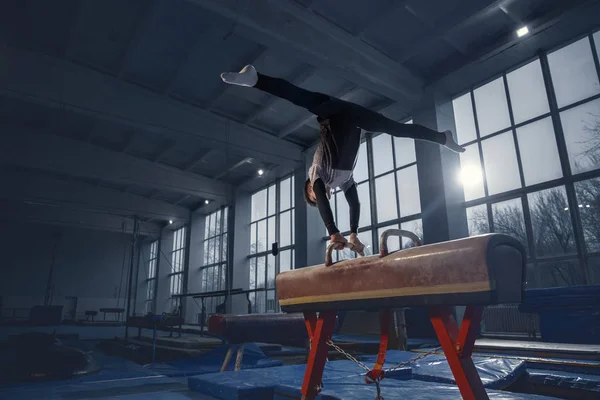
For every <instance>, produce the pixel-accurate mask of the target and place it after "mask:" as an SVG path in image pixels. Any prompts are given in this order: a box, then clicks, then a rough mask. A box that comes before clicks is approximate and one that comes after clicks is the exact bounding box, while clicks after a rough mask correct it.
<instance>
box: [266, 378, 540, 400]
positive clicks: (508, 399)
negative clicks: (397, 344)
mask: <svg viewBox="0 0 600 400" xmlns="http://www.w3.org/2000/svg"><path fill="white" fill-rule="evenodd" d="M487 392H488V396H489V398H490V399H491V400H542V399H546V400H548V399H551V397H544V396H536V395H530V394H521V393H510V392H502V391H495V390H489V389H488V390H487ZM376 394H377V391H376V388H375V386H374V385H367V384H365V382H364V381H363V380H362V378H358V377H352V378H346V379H343V380H339V381H335V382H332V383H330V384H329V385H327V384H326V385H325V388H324V390H323V391H322V392H321V394H319V396H317V397H316V399H317V400H364V399H373V398H375V395H376ZM381 395H382V396H383V397H384V398H386V399H411V400H440V399H443V400H446V399H448V400H450V399H453V400H454V399H455V400H462V396H461V395H460V392H459V391H458V387H456V386H453V385H446V384H442V383H433V382H423V381H417V380H406V381H399V380H394V379H388V380H384V381H382V383H381ZM257 399H258V398H257ZM264 399H266V398H264ZM273 399H274V400H292V399H293V400H296V399H297V400H300V386H299V385H294V386H292V385H279V386H277V387H276V388H275V396H274V397H273Z"/></svg>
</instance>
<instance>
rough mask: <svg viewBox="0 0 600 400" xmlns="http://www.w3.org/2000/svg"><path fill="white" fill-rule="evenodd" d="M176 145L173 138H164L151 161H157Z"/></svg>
mask: <svg viewBox="0 0 600 400" xmlns="http://www.w3.org/2000/svg"><path fill="white" fill-rule="evenodd" d="M176 145H177V141H176V140H174V139H166V140H165V141H164V143H163V145H162V146H161V148H160V150H158V151H157V152H156V154H154V156H153V157H152V161H153V162H158V160H160V159H161V157H164V156H165V155H166V154H167V153H168V152H170V151H171V150H173V148H174V147H175V146H176Z"/></svg>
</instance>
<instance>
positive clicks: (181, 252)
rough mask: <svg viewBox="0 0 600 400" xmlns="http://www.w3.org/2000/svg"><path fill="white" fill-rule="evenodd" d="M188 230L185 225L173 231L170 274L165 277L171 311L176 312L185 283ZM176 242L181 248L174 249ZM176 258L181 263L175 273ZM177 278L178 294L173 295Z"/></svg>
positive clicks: (179, 305) (180, 304)
mask: <svg viewBox="0 0 600 400" xmlns="http://www.w3.org/2000/svg"><path fill="white" fill-rule="evenodd" d="M188 234H189V233H188V229H187V225H184V226H182V227H181V228H178V229H176V230H174V231H173V249H172V250H171V270H170V272H169V273H168V274H167V277H168V278H169V298H170V300H171V310H177V309H179V308H180V307H181V306H182V303H181V294H182V292H183V285H184V283H185V280H184V274H185V272H186V271H185V262H186V244H187V243H186V241H187V235H188ZM178 242H180V243H181V246H179V247H177V248H176V245H177V244H178ZM176 257H180V261H181V269H180V270H177V271H175V265H176V259H175V258H176ZM177 275H178V276H179V277H180V278H179V279H180V281H179V282H180V284H179V285H178V286H179V292H178V293H174V292H173V287H174V282H176V281H175V278H176V276H177Z"/></svg>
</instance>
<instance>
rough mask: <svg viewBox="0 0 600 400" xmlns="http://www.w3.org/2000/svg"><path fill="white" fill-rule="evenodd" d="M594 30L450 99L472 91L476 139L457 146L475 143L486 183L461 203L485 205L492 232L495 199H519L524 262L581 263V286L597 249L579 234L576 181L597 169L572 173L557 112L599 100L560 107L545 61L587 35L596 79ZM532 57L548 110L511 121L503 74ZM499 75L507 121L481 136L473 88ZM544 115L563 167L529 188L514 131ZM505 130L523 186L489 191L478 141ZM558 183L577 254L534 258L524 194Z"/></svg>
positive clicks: (599, 63) (599, 62)
mask: <svg viewBox="0 0 600 400" xmlns="http://www.w3.org/2000/svg"><path fill="white" fill-rule="evenodd" d="M597 32H598V31H592V32H588V33H587V34H584V35H580V36H578V37H575V38H573V39H571V40H569V41H567V42H565V43H563V44H561V45H560V46H556V47H554V48H552V49H549V50H548V51H543V52H540V53H538V55H536V56H535V57H532V58H529V59H527V60H526V61H524V62H522V63H519V64H517V65H515V66H514V67H512V68H510V69H507V70H506V71H504V72H503V73H501V74H496V75H494V76H492V77H491V78H489V79H486V80H485V81H483V82H481V83H478V84H476V85H472V86H471V87H470V88H469V89H468V90H464V91H461V92H459V94H457V95H455V96H453V97H452V99H453V100H455V99H457V98H459V97H461V96H464V95H467V94H470V98H471V107H472V111H473V118H474V123H475V132H476V139H474V140H470V141H468V142H464V143H460V144H461V145H462V146H469V145H477V146H478V150H479V158H480V159H479V162H480V167H481V171H482V175H483V176H482V179H483V187H484V195H483V197H480V198H477V199H473V200H467V201H464V203H463V206H464V208H465V210H466V209H470V208H472V207H477V206H482V205H484V206H486V209H487V223H488V228H489V231H490V232H494V221H493V209H492V208H493V205H494V204H496V203H499V202H503V201H508V200H512V199H519V200H520V202H521V205H522V207H523V215H524V223H525V231H526V235H527V250H528V258H527V263H528V265H533V266H537V265H539V264H548V263H551V262H561V261H573V260H577V261H578V263H579V266H580V269H581V271H580V272H581V274H582V278H583V280H584V284H590V270H589V266H588V263H589V262H588V260H589V259H591V258H594V257H598V256H600V251H597V252H590V251H587V246H586V243H585V238H584V233H583V228H582V222H581V217H580V213H579V207H578V200H577V193H576V191H575V185H576V184H577V183H579V182H583V181H587V180H590V179H594V178H598V177H600V168H596V169H594V170H591V171H585V172H581V173H573V172H572V171H571V164H570V161H571V160H570V155H569V153H568V150H567V144H566V138H565V135H564V131H563V126H562V120H561V113H562V112H564V111H567V110H570V109H574V108H576V107H578V106H581V105H583V104H587V103H590V102H593V101H595V100H598V99H600V93H599V94H596V95H592V96H590V97H587V98H585V99H581V100H578V101H576V102H574V103H571V104H568V105H565V106H563V107H559V106H558V102H557V99H556V94H555V92H554V86H553V81H552V75H551V71H550V65H549V61H548V55H549V54H551V53H553V52H555V51H558V50H561V49H562V48H564V47H566V46H569V45H570V44H573V43H576V42H578V41H580V40H581V39H584V38H587V39H588V41H589V45H590V47H591V51H592V57H593V60H594V64H595V66H596V73H597V75H598V79H599V81H600V55H599V54H598V52H597V47H596V44H595V41H594V34H596V33H597ZM535 60H539V62H540V66H541V72H542V77H543V80H544V89H545V92H546V95H547V98H548V104H549V111H548V112H547V113H544V114H541V115H539V116H536V117H534V118H530V119H528V120H526V121H523V122H520V123H518V124H515V119H514V115H513V109H512V102H511V98H510V96H511V94H510V91H509V87H508V80H507V75H508V74H510V73H511V72H513V71H515V70H517V69H519V68H521V67H523V66H525V65H527V64H529V63H531V62H534V61H535ZM500 77H501V78H502V79H503V81H504V89H505V95H506V97H507V102H508V111H509V116H510V124H511V125H510V126H509V127H508V128H504V129H502V130H499V131H497V132H493V133H491V134H489V135H486V136H483V137H482V136H481V131H480V127H479V121H478V118H480V116H478V115H477V114H478V113H477V107H476V103H475V96H474V91H475V90H476V89H477V88H479V87H481V86H484V85H486V84H487V83H490V82H492V81H494V80H496V79H498V78H500ZM545 118H550V120H551V122H552V125H553V130H554V136H555V139H556V143H557V150H558V157H559V162H560V168H561V171H562V177H560V178H556V179H552V180H549V181H546V182H541V183H536V184H533V185H529V186H527V185H526V182H525V176H524V169H523V162H522V159H521V153H520V149H519V142H518V138H517V130H518V129H519V128H521V127H524V126H526V125H530V124H532V123H535V122H538V121H541V120H543V119H545ZM507 132H512V137H513V141H514V143H515V152H516V156H517V164H518V168H519V179H520V183H521V187H520V188H517V189H513V190H509V191H505V192H501V193H497V194H492V195H490V194H489V190H488V182H487V175H486V172H485V164H484V159H483V157H484V154H483V148H482V142H483V141H485V140H488V139H490V138H493V137H496V136H499V135H502V134H505V133H507ZM562 187H564V189H565V191H566V196H567V202H568V207H569V210H568V211H569V216H570V220H571V224H572V227H573V233H574V242H575V249H576V252H575V253H574V254H564V255H555V256H538V255H537V254H536V251H535V248H534V246H535V243H534V238H535V236H534V233H533V224H532V217H531V212H530V204H529V199H528V196H529V195H530V194H534V193H537V192H540V191H543V190H547V189H553V188H562ZM565 211H566V210H565Z"/></svg>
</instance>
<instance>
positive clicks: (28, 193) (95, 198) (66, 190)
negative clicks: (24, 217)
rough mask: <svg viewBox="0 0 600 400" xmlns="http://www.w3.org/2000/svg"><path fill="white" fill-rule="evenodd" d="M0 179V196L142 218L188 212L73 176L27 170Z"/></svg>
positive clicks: (173, 216)
mask: <svg viewBox="0 0 600 400" xmlns="http://www.w3.org/2000/svg"><path fill="white" fill-rule="evenodd" d="M0 179H1V180H2V182H3V183H4V184H3V185H0V199H7V200H19V201H29V202H36V203H44V204H51V205H60V206H62V207H65V208H73V209H78V210H84V211H94V212H105V213H108V214H113V215H121V216H125V217H127V216H129V217H132V216H134V215H137V216H139V217H142V218H144V219H150V218H155V219H159V220H164V221H168V220H169V219H181V220H187V218H188V215H189V210H188V209H187V208H185V207H177V206H174V205H172V204H169V203H165V202H163V201H159V200H151V199H148V198H146V197H143V196H139V195H136V194H132V193H124V192H121V191H119V190H113V189H108V188H103V187H98V186H94V185H89V184H86V183H83V182H76V181H73V180H69V181H67V180H61V179H57V178H54V177H51V176H43V175H40V174H32V173H27V172H10V173H8V172H4V173H0Z"/></svg>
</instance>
